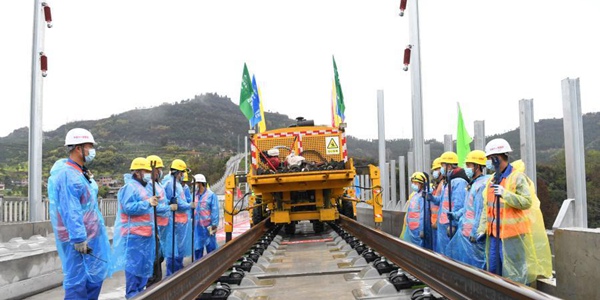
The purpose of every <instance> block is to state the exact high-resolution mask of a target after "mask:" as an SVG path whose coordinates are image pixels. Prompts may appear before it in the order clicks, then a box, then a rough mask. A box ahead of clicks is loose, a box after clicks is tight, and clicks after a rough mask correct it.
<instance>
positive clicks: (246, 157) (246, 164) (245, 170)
mask: <svg viewBox="0 0 600 300" xmlns="http://www.w3.org/2000/svg"><path fill="white" fill-rule="evenodd" d="M257 151H258V150H257ZM244 173H245V174H246V176H248V138H245V139H244ZM244 185H245V187H246V188H245V193H248V184H244Z"/></svg>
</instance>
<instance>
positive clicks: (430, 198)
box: [425, 192, 433, 202]
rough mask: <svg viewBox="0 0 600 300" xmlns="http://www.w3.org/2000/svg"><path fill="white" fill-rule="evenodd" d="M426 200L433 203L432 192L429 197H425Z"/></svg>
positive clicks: (428, 194)
mask: <svg viewBox="0 0 600 300" xmlns="http://www.w3.org/2000/svg"><path fill="white" fill-rule="evenodd" d="M425 200H427V201H429V202H431V201H433V195H432V194H431V192H429V193H427V196H426V197H425Z"/></svg>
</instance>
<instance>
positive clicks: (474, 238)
mask: <svg viewBox="0 0 600 300" xmlns="http://www.w3.org/2000/svg"><path fill="white" fill-rule="evenodd" d="M469 241H470V242H471V243H476V242H477V236H475V235H474V234H471V235H470V236H469Z"/></svg>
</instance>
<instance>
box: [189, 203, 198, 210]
mask: <svg viewBox="0 0 600 300" xmlns="http://www.w3.org/2000/svg"><path fill="white" fill-rule="evenodd" d="M197 204H198V202H192V203H190V207H191V208H192V209H196V206H197Z"/></svg>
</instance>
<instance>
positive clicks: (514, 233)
mask: <svg viewBox="0 0 600 300" xmlns="http://www.w3.org/2000/svg"><path fill="white" fill-rule="evenodd" d="M524 171H525V166H524V164H523V163H522V162H521V161H515V162H514V163H513V164H512V166H511V165H508V166H507V167H506V169H505V170H504V171H503V173H502V174H501V175H500V180H501V181H500V185H502V186H503V187H504V193H503V194H502V196H500V236H499V238H498V237H496V219H495V218H494V216H495V215H496V212H495V210H496V207H495V202H496V201H495V195H494V188H493V187H492V184H493V182H492V180H491V179H490V180H488V182H487V183H486V186H485V189H484V190H483V196H484V199H485V201H484V203H483V204H484V206H483V213H482V214H481V223H480V224H479V229H478V233H479V234H484V233H485V234H486V236H487V239H486V268H487V270H488V271H490V272H493V273H497V274H499V275H501V276H504V277H506V278H509V279H511V280H513V281H515V282H519V283H523V284H527V283H530V282H533V281H535V280H536V278H537V277H538V276H543V277H546V278H550V277H551V276H552V256H551V252H550V244H549V242H548V235H547V234H546V230H545V228H544V219H543V217H542V212H541V211H540V200H539V199H538V197H537V195H536V194H535V186H534V185H533V182H532V181H531V179H529V178H528V177H527V175H525V173H523V172H524ZM492 176H494V175H492ZM497 243H498V244H499V245H498V246H499V253H497V252H496V244H497ZM497 254H498V255H499V256H497ZM498 258H500V266H498V264H497V261H496V260H497V259H498Z"/></svg>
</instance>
